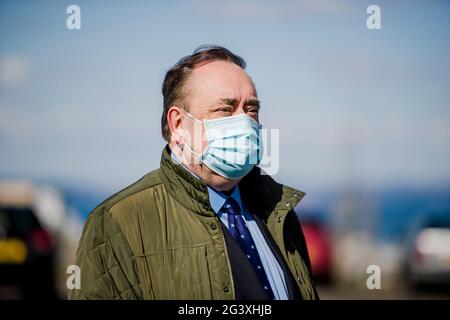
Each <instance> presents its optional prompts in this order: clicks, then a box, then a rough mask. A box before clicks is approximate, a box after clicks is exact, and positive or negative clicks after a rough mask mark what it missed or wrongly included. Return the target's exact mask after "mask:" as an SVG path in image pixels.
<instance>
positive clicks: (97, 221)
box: [69, 46, 318, 300]
mask: <svg viewBox="0 0 450 320" xmlns="http://www.w3.org/2000/svg"><path fill="white" fill-rule="evenodd" d="M244 68H245V62H244V60H242V58H240V57H239V56H236V55H234V54H233V53H231V52H230V51H229V50H227V49H225V48H223V47H218V46H203V47H200V48H199V49H197V50H196V51H194V53H193V54H192V55H190V56H187V57H184V58H183V59H181V60H180V61H179V62H178V63H177V64H176V65H175V66H173V67H172V68H171V69H170V70H169V71H168V72H167V74H166V76H165V79H164V83H163V89H162V93H163V97H164V109H163V114H162V119H161V124H162V134H163V137H164V139H165V140H166V141H167V142H168V145H167V146H166V148H165V149H164V150H163V152H162V157H161V165H160V168H159V169H157V170H155V171H152V172H150V173H149V174H147V175H146V176H144V177H143V178H142V179H140V180H139V181H137V182H135V183H134V184H132V185H131V186H129V187H127V188H125V189H124V190H122V191H120V192H119V193H117V194H115V195H114V196H112V197H110V198H109V199H107V200H106V201H104V202H103V203H102V204H101V205H99V206H98V207H97V208H96V209H94V211H93V212H92V213H91V214H90V216H89V218H88V221H87V222H86V225H85V228H84V231H83V235H82V237H81V240H80V245H79V248H78V251H77V265H78V266H79V267H80V270H81V288H80V289H78V290H75V289H74V290H71V292H70V294H69V297H70V298H71V299H263V300H264V299H267V300H271V299H299V300H300V299H316V298H318V296H317V292H316V290H315V288H314V284H313V281H312V279H311V270H310V263H309V259H308V253H307V250H306V244H305V240H304V237H303V234H302V232H301V229H300V225H299V222H298V220H297V217H296V215H295V213H294V211H293V208H294V207H295V206H296V205H297V203H298V202H299V201H300V199H301V198H302V197H303V196H304V193H303V192H301V191H298V190H294V189H292V188H289V187H287V186H283V185H280V184H278V183H276V182H275V181H274V180H273V179H271V178H270V177H269V176H268V175H264V174H262V172H261V170H260V169H259V168H258V167H257V166H255V165H256V164H257V163H258V161H259V158H260V154H261V146H260V139H259V129H260V125H259V122H258V113H259V108H260V104H259V101H258V99H257V94H256V89H255V86H254V85H253V83H252V81H251V79H250V78H249V76H248V75H247V74H246V72H245V71H244Z"/></svg>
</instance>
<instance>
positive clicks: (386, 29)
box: [0, 1, 450, 191]
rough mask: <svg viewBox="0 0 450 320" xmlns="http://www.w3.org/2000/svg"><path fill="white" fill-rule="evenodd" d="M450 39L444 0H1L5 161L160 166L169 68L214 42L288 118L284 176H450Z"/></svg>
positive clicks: (116, 168)
mask: <svg viewBox="0 0 450 320" xmlns="http://www.w3.org/2000/svg"><path fill="white" fill-rule="evenodd" d="M70 4H77V5H79V6H80V8H81V30H68V29H67V28H66V24H65V22H66V18H67V16H68V15H67V14H66V8H67V6H69V5H70ZM370 4H377V5H379V6H380V8H381V24H382V29H381V30H372V31H371V30H368V29H367V27H366V19H367V17H368V15H367V14H366V8H367V6H368V5H370ZM449 39H450V4H449V3H448V2H446V1H395V2H394V1H277V2H275V1H273V2H271V1H227V2H218V1H217V2H214V1H161V2H157V1H2V2H0V150H1V152H0V175H1V176H12V177H15V176H20V177H30V178H33V179H41V180H46V179H48V180H52V181H61V182H66V183H72V184H76V185H79V186H88V187H89V188H98V189H108V190H112V189H119V188H121V187H123V186H125V185H127V184H129V183H131V182H132V181H134V180H136V179H137V178H139V177H140V176H142V175H143V174H144V173H146V172H148V171H150V170H151V169H153V168H156V167H158V165H159V159H160V153H161V150H162V148H163V146H164V141H163V140H162V138H161V135H160V116H161V111H162V96H161V93H160V90H161V83H162V80H163V77H164V74H165V72H166V70H167V69H168V68H169V67H170V66H171V65H173V64H174V63H175V62H176V61H177V60H178V59H179V58H181V57H182V56H184V55H187V54H190V53H191V52H192V51H193V50H194V49H195V47H197V46H198V45H200V44H203V43H215V44H219V45H223V46H226V47H227V48H229V49H230V50H232V51H234V52H235V53H237V54H239V55H241V56H242V57H244V59H245V60H246V61H247V66H248V68H247V71H248V73H249V74H250V76H251V77H252V78H253V80H254V82H255V83H256V86H257V89H258V94H259V98H260V99H261V100H262V111H261V122H262V124H263V125H264V126H265V127H266V128H278V129H280V152H281V154H280V165H281V167H280V171H279V173H278V174H277V175H276V178H277V179H278V180H280V181H282V182H284V183H287V184H290V185H292V186H294V187H298V188H301V189H302V190H306V191H308V190H316V189H317V190H327V189H335V188H341V187H348V186H356V187H358V186H361V187H365V188H385V187H391V186H397V185H400V186H402V185H403V186H405V185H406V186H422V187H427V186H436V185H444V184H448V183H449V182H450V165H449V164H450V91H449V88H450V59H449V56H450V41H449Z"/></svg>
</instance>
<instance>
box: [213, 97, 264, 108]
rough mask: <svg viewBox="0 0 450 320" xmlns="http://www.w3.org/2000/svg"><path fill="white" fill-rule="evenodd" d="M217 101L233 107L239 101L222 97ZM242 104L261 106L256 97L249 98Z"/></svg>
mask: <svg viewBox="0 0 450 320" xmlns="http://www.w3.org/2000/svg"><path fill="white" fill-rule="evenodd" d="M219 101H220V102H222V103H224V104H226V105H229V106H233V107H235V106H236V105H237V104H238V103H239V101H238V100H237V99H234V98H223V99H220V100H219ZM244 105H245V106H253V107H257V108H258V109H259V108H260V107H261V102H260V101H259V100H258V99H249V100H246V101H245V104H244Z"/></svg>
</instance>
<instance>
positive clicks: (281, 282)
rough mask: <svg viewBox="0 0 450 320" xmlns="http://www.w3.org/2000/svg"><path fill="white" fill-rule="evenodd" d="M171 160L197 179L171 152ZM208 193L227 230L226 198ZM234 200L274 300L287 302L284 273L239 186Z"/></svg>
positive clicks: (211, 190)
mask: <svg viewBox="0 0 450 320" xmlns="http://www.w3.org/2000/svg"><path fill="white" fill-rule="evenodd" d="M171 154H172V159H173V160H174V161H176V162H177V163H179V164H180V165H181V166H182V167H183V168H185V169H186V170H187V171H188V172H190V173H191V174H192V175H193V176H194V177H196V178H197V179H199V177H197V175H195V174H194V173H193V172H191V171H190V170H189V169H188V168H187V167H186V166H184V165H183V164H182V163H181V162H180V160H178V158H177V156H176V155H175V154H174V153H173V152H172V153H171ZM208 193H209V202H210V204H211V208H212V209H213V210H214V212H215V213H216V214H217V216H218V217H219V218H220V220H221V221H222V222H223V224H224V225H225V226H226V227H227V228H229V226H228V215H227V213H225V212H223V211H222V210H221V209H222V207H223V205H224V203H225V201H226V199H227V196H226V195H225V194H224V193H223V192H219V191H217V190H215V189H214V188H212V187H210V186H208ZM230 196H231V197H233V199H234V200H236V202H237V203H238V204H239V206H240V208H241V211H242V217H243V218H244V222H245V224H246V226H247V228H248V230H249V231H250V234H251V236H252V238H253V241H254V242H255V246H256V249H257V250H258V254H259V257H260V258H261V263H262V266H263V268H264V271H265V272H266V275H267V279H268V280H269V284H270V287H271V288H272V291H273V294H274V297H275V300H287V299H288V289H287V286H286V279H285V278H284V272H283V269H282V268H281V266H280V264H279V263H278V261H277V259H276V258H275V256H274V255H273V252H272V250H271V249H270V247H269V245H268V244H267V241H266V239H265V238H264V236H263V234H262V233H261V230H260V229H259V226H258V224H257V223H256V221H255V220H254V219H253V217H252V215H251V213H250V212H249V211H248V210H247V209H246V208H245V206H244V204H243V203H242V200H241V193H240V191H239V186H236V187H235V188H234V190H233V192H232V193H231V195H230Z"/></svg>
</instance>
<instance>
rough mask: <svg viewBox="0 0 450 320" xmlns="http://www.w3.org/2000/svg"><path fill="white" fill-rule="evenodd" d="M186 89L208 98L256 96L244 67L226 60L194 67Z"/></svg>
mask: <svg viewBox="0 0 450 320" xmlns="http://www.w3.org/2000/svg"><path fill="white" fill-rule="evenodd" d="M186 89H188V90H189V91H190V93H192V94H201V95H207V96H209V97H210V98H224V97H226V98H249V97H256V90H255V87H254V86H253V83H252V81H251V79H250V77H249V76H248V75H247V73H246V72H245V71H244V69H242V68H241V67H239V66H238V65H236V64H234V63H231V62H226V61H213V62H209V63H206V64H203V65H200V66H198V67H197V68H195V69H194V70H193V72H192V74H191V75H190V77H189V80H188V81H187V83H186Z"/></svg>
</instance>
